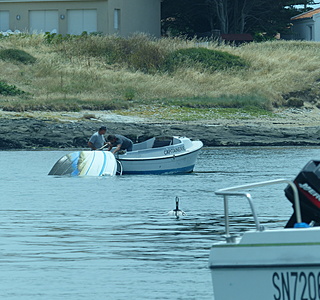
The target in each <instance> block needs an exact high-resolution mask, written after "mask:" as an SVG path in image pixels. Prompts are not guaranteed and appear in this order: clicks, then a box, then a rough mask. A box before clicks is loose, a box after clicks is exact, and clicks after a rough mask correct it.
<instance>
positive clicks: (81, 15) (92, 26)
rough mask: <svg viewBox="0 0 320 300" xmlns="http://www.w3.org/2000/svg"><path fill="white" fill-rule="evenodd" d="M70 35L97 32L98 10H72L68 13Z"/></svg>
mask: <svg viewBox="0 0 320 300" xmlns="http://www.w3.org/2000/svg"><path fill="white" fill-rule="evenodd" d="M67 16H68V17H67V18H68V33H69V34H76V35H79V34H81V33H82V32H84V31H87V32H88V33H89V32H96V31H97V10H95V9H70V10H68V13H67Z"/></svg>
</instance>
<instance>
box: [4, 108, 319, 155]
mask: <svg viewBox="0 0 320 300" xmlns="http://www.w3.org/2000/svg"><path fill="white" fill-rule="evenodd" d="M318 115H319V116H320V114H319V112H316V114H314V112H313V114H312V117H311V114H309V115H307V116H306V115H301V116H299V117H298V116H295V115H294V116H291V118H287V117H285V118H281V119H276V120H270V119H264V120H261V119H258V120H247V121H239V120H215V121H214V122H209V121H208V122H204V121H202V122H168V121H167V122H156V121H154V120H153V121H150V120H148V121H146V120H140V119H139V120H138V119H134V118H132V119H130V118H128V119H121V118H120V117H119V118H114V116H113V117H109V118H105V119H81V118H78V119H75V120H68V121H67V120H49V119H41V118H35V117H34V116H33V117H31V118H30V117H21V116H20V117H18V118H10V116H9V117H8V116H6V117H5V118H3V117H2V118H0V150H22V149H25V150H38V149H39V150H43V149H61V148H63V149H65V148H68V149H70V148H71V149H72V148H74V149H76V148H77V149H79V148H87V141H88V139H89V137H90V136H91V134H92V133H94V132H95V131H97V129H98V128H99V127H100V126H101V125H105V126H107V129H108V130H107V134H108V133H119V134H123V135H125V136H128V137H129V138H131V139H132V140H133V141H134V142H137V141H143V140H146V139H147V138H150V137H153V136H157V137H159V136H173V135H176V136H187V137H189V138H191V139H195V140H201V141H202V142H203V143H204V146H206V147H221V146H320V117H319V116H318ZM318 118H319V120H318Z"/></svg>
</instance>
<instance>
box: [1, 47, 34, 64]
mask: <svg viewBox="0 0 320 300" xmlns="http://www.w3.org/2000/svg"><path fill="white" fill-rule="evenodd" d="M0 59H2V60H9V61H13V62H21V63H23V64H33V63H35V62H36V58H35V57H33V56H32V55H30V54H29V53H27V52H25V51H23V50H19V49H2V50H0Z"/></svg>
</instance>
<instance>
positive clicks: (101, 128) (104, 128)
mask: <svg viewBox="0 0 320 300" xmlns="http://www.w3.org/2000/svg"><path fill="white" fill-rule="evenodd" d="M101 130H107V127H106V126H101V127H100V128H99V131H101Z"/></svg>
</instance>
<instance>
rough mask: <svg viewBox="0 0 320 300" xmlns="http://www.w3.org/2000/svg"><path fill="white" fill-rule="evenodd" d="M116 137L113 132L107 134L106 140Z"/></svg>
mask: <svg viewBox="0 0 320 300" xmlns="http://www.w3.org/2000/svg"><path fill="white" fill-rule="evenodd" d="M115 138H116V136H115V135H114V134H109V135H108V137H107V140H108V141H112V140H114V139H115Z"/></svg>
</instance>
